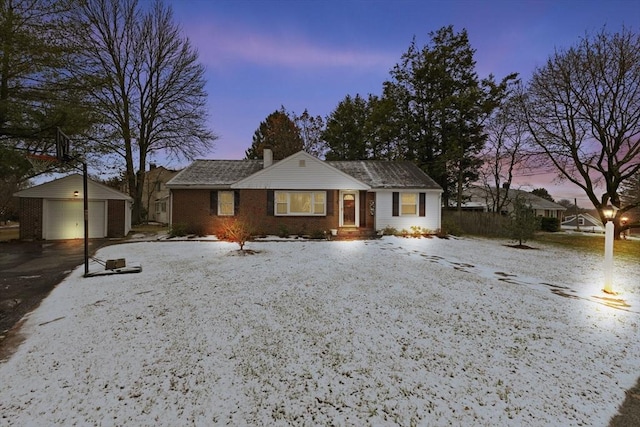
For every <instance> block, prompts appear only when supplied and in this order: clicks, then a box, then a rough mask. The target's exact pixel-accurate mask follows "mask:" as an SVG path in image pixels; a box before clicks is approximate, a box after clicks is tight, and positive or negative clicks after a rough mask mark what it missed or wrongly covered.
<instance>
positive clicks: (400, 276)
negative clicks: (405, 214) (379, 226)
mask: <svg viewBox="0 0 640 427" xmlns="http://www.w3.org/2000/svg"><path fill="white" fill-rule="evenodd" d="M504 243H507V242H504V241H502V242H501V241H491V240H484V239H469V238H465V239H451V240H442V239H437V238H434V239H401V238H395V237H385V238H383V239H381V240H377V241H354V242H327V241H318V242H316V241H289V242H252V243H250V244H249V245H248V246H247V248H249V249H253V250H256V251H258V253H257V254H254V255H246V256H239V255H238V254H237V253H236V249H237V245H234V244H230V243H223V242H216V241H204V242H194V241H192V242H142V243H131V244H122V245H117V246H110V247H106V248H104V249H102V250H100V252H99V253H98V254H97V256H98V257H99V258H101V259H110V258H126V259H127V263H133V262H140V263H141V264H142V266H143V271H142V273H139V274H129V275H114V276H104V277H94V278H82V277H81V276H82V272H83V268H82V266H81V267H80V268H78V269H77V270H75V271H74V272H73V273H72V274H71V275H70V276H69V277H68V278H67V279H66V280H65V281H64V282H63V283H62V284H60V285H59V286H58V287H57V288H56V289H55V290H54V291H53V292H52V294H51V295H50V296H49V297H48V298H47V299H46V300H45V301H44V302H43V303H42V305H41V306H40V307H39V308H38V309H37V310H36V311H35V312H33V313H32V314H31V315H30V316H29V318H28V320H27V322H26V323H25V325H24V326H23V333H24V334H25V335H26V341H25V342H24V343H23V344H22V345H21V347H20V348H19V350H18V351H17V352H16V353H15V354H14V355H13V356H12V357H11V358H10V359H9V360H8V361H5V362H4V363H0V414H1V416H0V425H16V426H49V425H65V426H69V425H100V426H111V425H127V426H133V425H135V426H142V425H148V426H157V425H162V426H177V425H197V426H209V425H215V424H224V425H226V424H229V425H288V424H296V425H329V424H331V425H407V426H408V425H433V426H440V425H465V426H466V425H480V426H482V425H487V426H496V425H534V426H547V425H556V426H568V425H597V426H602V425H606V424H607V423H608V420H609V418H610V417H611V416H613V415H614V414H615V413H616V411H617V407H618V405H619V404H620V403H622V401H623V400H624V397H625V394H624V391H625V389H627V388H629V387H631V386H632V385H633V384H634V383H635V381H636V379H637V376H638V375H639V372H640V371H639V370H638V367H639V366H640V340H639V339H638V337H639V336H640V328H639V324H640V285H638V277H640V266H639V263H623V262H621V261H619V260H616V268H615V276H614V278H615V285H614V286H615V288H616V290H617V291H618V292H620V293H621V294H620V295H619V296H618V297H617V298H619V299H622V300H624V301H625V303H624V304H622V303H620V302H619V301H614V302H616V303H617V304H619V305H621V307H618V308H612V307H610V306H607V305H606V304H605V302H606V300H603V299H600V298H601V297H604V295H603V294H602V292H601V291H600V288H601V287H602V278H603V274H602V257H598V256H595V255H594V256H590V255H585V254H578V253H574V252H567V251H563V250H561V249H558V248H554V247H550V246H541V245H536V246H538V247H539V249H538V250H516V249H512V248H508V247H505V246H504ZM96 268H98V267H97V266H92V269H96ZM625 304H626V305H628V306H626V305H625Z"/></svg>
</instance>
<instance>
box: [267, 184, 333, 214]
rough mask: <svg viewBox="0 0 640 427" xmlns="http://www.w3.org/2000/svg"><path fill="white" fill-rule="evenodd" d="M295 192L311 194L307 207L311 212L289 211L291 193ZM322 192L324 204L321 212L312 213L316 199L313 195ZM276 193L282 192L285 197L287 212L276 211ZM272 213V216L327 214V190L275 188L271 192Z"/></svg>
mask: <svg viewBox="0 0 640 427" xmlns="http://www.w3.org/2000/svg"><path fill="white" fill-rule="evenodd" d="M292 193H295V194H310V195H311V200H310V206H309V208H310V209H311V210H312V212H309V213H306V212H291V194H292ZM319 193H321V194H323V195H324V206H323V209H322V213H314V212H313V210H314V207H315V205H316V201H315V195H316V194H319ZM278 194H284V195H286V197H287V201H286V203H287V213H278ZM273 215H274V216H327V192H326V191H323V190H316V191H311V190H276V191H274V192H273Z"/></svg>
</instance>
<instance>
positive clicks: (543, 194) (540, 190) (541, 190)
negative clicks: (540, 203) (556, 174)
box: [531, 188, 555, 203]
mask: <svg viewBox="0 0 640 427" xmlns="http://www.w3.org/2000/svg"><path fill="white" fill-rule="evenodd" d="M531 194H533V195H534V196H538V197H542V198H543V199H545V200H548V201H550V202H554V203H555V200H553V197H551V194H549V192H548V191H547V189H546V188H535V189H533V191H531Z"/></svg>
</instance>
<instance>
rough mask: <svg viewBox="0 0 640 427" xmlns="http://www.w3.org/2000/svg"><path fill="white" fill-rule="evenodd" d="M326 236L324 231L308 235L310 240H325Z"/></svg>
mask: <svg viewBox="0 0 640 427" xmlns="http://www.w3.org/2000/svg"><path fill="white" fill-rule="evenodd" d="M326 234H327V233H326V232H325V231H324V230H314V231H312V232H311V234H310V235H309V238H311V239H325V238H326V237H327V236H326Z"/></svg>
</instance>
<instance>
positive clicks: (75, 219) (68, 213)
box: [42, 200, 107, 240]
mask: <svg viewBox="0 0 640 427" xmlns="http://www.w3.org/2000/svg"><path fill="white" fill-rule="evenodd" d="M105 210H106V202H105V201H104V200H100V201H89V238H97V237H105V236H106V234H107V233H106V229H107V227H106V212H105ZM42 234H44V236H43V238H44V239H45V240H57V239H82V238H84V208H83V202H82V200H71V201H70V200H45V201H44V224H43V233H42Z"/></svg>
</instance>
